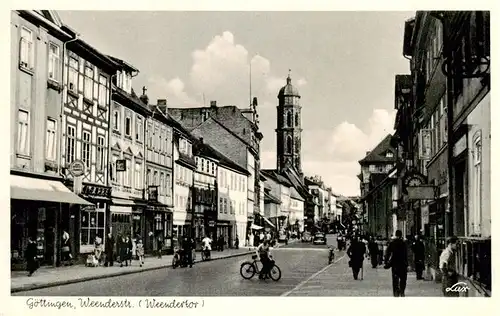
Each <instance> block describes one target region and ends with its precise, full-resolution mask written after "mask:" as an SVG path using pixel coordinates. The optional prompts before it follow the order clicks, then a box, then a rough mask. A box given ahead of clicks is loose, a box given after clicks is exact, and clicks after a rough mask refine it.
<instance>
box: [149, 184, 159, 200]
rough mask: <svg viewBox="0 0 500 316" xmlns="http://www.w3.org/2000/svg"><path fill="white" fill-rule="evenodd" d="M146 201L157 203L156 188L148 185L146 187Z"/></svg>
mask: <svg viewBox="0 0 500 316" xmlns="http://www.w3.org/2000/svg"><path fill="white" fill-rule="evenodd" d="M148 200H149V201H152V202H158V186H157V185H150V186H148Z"/></svg>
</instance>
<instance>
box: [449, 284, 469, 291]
mask: <svg viewBox="0 0 500 316" xmlns="http://www.w3.org/2000/svg"><path fill="white" fill-rule="evenodd" d="M468 290H470V288H469V287H468V286H467V283H465V282H457V283H455V284H453V285H452V286H450V287H447V288H446V292H461V293H464V292H467V291H468Z"/></svg>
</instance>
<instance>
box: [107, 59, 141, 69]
mask: <svg viewBox="0 0 500 316" xmlns="http://www.w3.org/2000/svg"><path fill="white" fill-rule="evenodd" d="M108 57H109V58H111V59H112V60H113V61H114V62H115V63H117V64H119V65H120V66H122V67H123V68H124V69H126V70H128V71H133V72H139V69H137V68H135V67H134V66H132V65H131V64H129V63H127V62H126V61H124V60H123V59H119V58H116V57H114V56H111V55H108Z"/></svg>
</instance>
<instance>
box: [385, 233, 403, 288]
mask: <svg viewBox="0 0 500 316" xmlns="http://www.w3.org/2000/svg"><path fill="white" fill-rule="evenodd" d="M384 262H385V265H384V268H385V269H389V268H392V292H393V294H394V296H395V297H404V296H405V289H406V279H407V274H408V250H407V248H406V244H405V242H404V240H403V232H402V231H400V230H396V238H395V239H393V240H392V241H391V242H390V244H389V246H388V247H387V251H386V253H385V260H384Z"/></svg>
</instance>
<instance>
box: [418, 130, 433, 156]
mask: <svg viewBox="0 0 500 316" xmlns="http://www.w3.org/2000/svg"><path fill="white" fill-rule="evenodd" d="M418 141H419V146H418V148H419V151H418V156H419V158H420V159H421V160H429V159H431V144H432V129H421V130H420V134H419V135H418Z"/></svg>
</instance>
